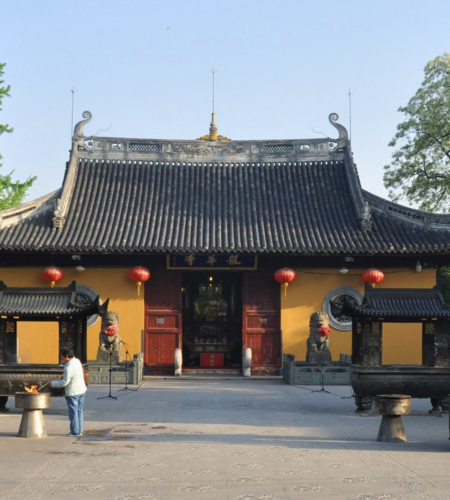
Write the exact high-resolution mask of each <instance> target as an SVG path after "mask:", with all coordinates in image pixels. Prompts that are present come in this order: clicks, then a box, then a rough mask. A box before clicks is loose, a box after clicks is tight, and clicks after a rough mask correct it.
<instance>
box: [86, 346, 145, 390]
mask: <svg viewBox="0 0 450 500" xmlns="http://www.w3.org/2000/svg"><path fill="white" fill-rule="evenodd" d="M107 354H108V353H107ZM143 373H144V355H143V354H142V353H139V354H135V355H134V357H133V359H132V360H131V361H130V360H129V361H127V362H125V361H122V362H119V363H117V362H114V358H113V360H112V364H111V383H112V384H125V383H127V384H130V385H139V384H140V383H141V382H142V380H143ZM109 376H110V373H109V354H108V359H107V362H101V361H89V381H90V382H91V384H109Z"/></svg>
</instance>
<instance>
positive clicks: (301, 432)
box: [0, 377, 450, 500]
mask: <svg viewBox="0 0 450 500" xmlns="http://www.w3.org/2000/svg"><path fill="white" fill-rule="evenodd" d="M120 388H122V387H120V386H113V395H114V396H118V399H117V400H114V399H110V398H106V399H97V398H99V397H102V396H105V395H107V394H108V388H107V387H105V386H90V387H89V391H88V394H87V398H86V411H85V419H86V423H85V434H84V436H83V437H82V438H80V439H76V438H70V437H66V436H65V434H66V433H67V432H68V418H67V411H66V404H65V400H64V399H63V398H53V399H52V402H51V408H50V409H48V410H45V411H44V419H45V423H46V428H47V432H48V437H47V438H43V439H26V438H18V437H17V431H18V429H19V424H20V419H21V410H19V409H15V408H13V406H14V401H13V400H10V401H9V404H8V406H9V407H10V408H11V410H10V412H9V413H7V414H0V449H1V450H2V453H1V454H0V499H2V500H19V499H20V500H24V499H25V500H26V499H33V500H41V499H49V498H64V499H68V500H72V499H83V500H84V499H113V500H178V499H180V500H181V499H182V500H191V499H192V500H202V499H205V500H206V499H207V500H216V499H217V500H295V499H307V500H309V499H318V500H320V499H327V500H330V499H331V498H332V500H341V499H343V500H344V499H345V500H396V499H416V500H428V499H429V500H450V474H449V471H450V442H449V441H448V432H449V431H448V416H443V417H441V418H439V417H435V416H430V415H429V414H428V409H429V408H430V405H429V402H428V401H426V400H413V401H412V413H411V415H409V416H405V417H403V422H404V426H405V430H406V434H407V437H408V440H409V441H408V443H401V444H391V443H379V442H377V441H376V436H377V433H378V428H379V425H380V422H381V416H380V415H372V416H371V417H361V416H359V415H357V414H356V413H355V412H354V410H355V408H356V407H355V405H354V401H353V399H352V398H349V396H351V389H350V388H349V387H344V386H342V387H336V386H333V387H332V388H330V393H328V392H325V391H319V392H311V391H312V390H314V389H315V388H314V387H310V388H306V387H305V388H301V387H297V386H289V385H286V384H284V383H283V382H282V381H280V380H279V379H265V380H258V379H250V380H249V379H239V378H237V379H233V380H230V379H228V380H221V379H219V378H215V379H210V378H198V379H195V378H193V377H190V378H189V379H188V380H184V379H175V378H172V379H169V378H167V379H157V380H156V379H155V380H148V379H147V380H145V382H144V384H143V385H142V386H141V387H140V388H139V390H138V391H136V392H128V391H121V392H119V389H120ZM343 398H345V399H343Z"/></svg>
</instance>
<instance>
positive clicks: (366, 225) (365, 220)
mask: <svg viewBox="0 0 450 500" xmlns="http://www.w3.org/2000/svg"><path fill="white" fill-rule="evenodd" d="M371 219H372V214H371V213H370V205H369V202H368V201H366V202H365V203H364V208H363V212H362V217H361V225H362V228H363V229H364V231H372V220H371Z"/></svg>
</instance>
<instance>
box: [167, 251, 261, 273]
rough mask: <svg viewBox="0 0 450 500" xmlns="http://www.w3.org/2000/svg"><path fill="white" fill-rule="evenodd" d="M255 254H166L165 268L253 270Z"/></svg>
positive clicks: (255, 261)
mask: <svg viewBox="0 0 450 500" xmlns="http://www.w3.org/2000/svg"><path fill="white" fill-rule="evenodd" d="M257 263H258V261H257V256H256V255H243V254H238V253H230V254H223V255H215V254H210V255H208V254H185V255H168V256H167V269H197V270H199V269H220V270H225V269H227V270H236V269H242V270H247V271H248V270H255V269H256V268H257Z"/></svg>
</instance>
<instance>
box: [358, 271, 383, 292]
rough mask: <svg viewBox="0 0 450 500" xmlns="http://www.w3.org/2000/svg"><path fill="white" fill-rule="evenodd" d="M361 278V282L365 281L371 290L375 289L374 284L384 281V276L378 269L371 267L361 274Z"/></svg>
mask: <svg viewBox="0 0 450 500" xmlns="http://www.w3.org/2000/svg"><path fill="white" fill-rule="evenodd" d="M361 277H362V279H363V281H365V282H366V283H370V286H371V287H372V288H375V284H376V283H380V282H381V281H383V280H384V274H383V273H382V272H381V271H379V270H378V269H375V268H373V267H372V268H370V269H366V270H365V271H364V272H363V273H362V276H361Z"/></svg>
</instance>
